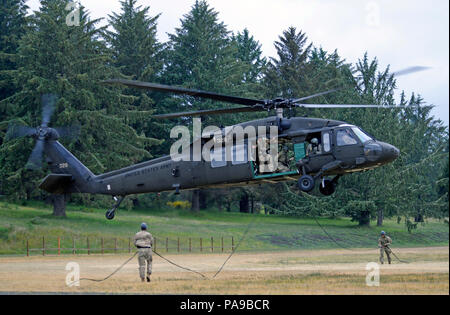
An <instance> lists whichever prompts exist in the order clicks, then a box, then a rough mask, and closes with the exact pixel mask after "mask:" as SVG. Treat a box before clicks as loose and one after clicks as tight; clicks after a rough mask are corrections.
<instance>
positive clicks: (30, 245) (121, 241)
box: [26, 236, 235, 256]
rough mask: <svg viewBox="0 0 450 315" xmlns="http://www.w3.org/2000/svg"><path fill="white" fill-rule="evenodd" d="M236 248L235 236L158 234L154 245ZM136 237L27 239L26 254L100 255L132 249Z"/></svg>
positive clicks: (185, 249) (183, 249) (174, 249)
mask: <svg viewBox="0 0 450 315" xmlns="http://www.w3.org/2000/svg"><path fill="white" fill-rule="evenodd" d="M234 248H235V240H234V237H226V238H225V237H213V236H211V237H206V238H203V237H200V238H176V239H173V238H168V237H166V238H156V237H155V238H154V243H153V249H154V250H157V251H159V252H161V253H163V252H164V253H229V252H232V251H233V250H234ZM134 250H135V246H134V241H133V238H119V237H117V238H104V237H86V238H80V237H78V238H76V237H72V238H67V237H57V238H46V237H45V236H43V237H42V238H40V239H27V240H26V255H27V256H32V255H42V256H47V255H94V254H95V255H98V254H120V253H122V254H123V253H131V252H132V251H134Z"/></svg>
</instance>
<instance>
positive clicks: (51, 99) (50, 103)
mask: <svg viewBox="0 0 450 315" xmlns="http://www.w3.org/2000/svg"><path fill="white" fill-rule="evenodd" d="M55 104H56V95H54V94H44V95H42V126H45V127H47V126H48V124H49V123H50V119H51V118H52V115H53V112H54V111H55Z"/></svg>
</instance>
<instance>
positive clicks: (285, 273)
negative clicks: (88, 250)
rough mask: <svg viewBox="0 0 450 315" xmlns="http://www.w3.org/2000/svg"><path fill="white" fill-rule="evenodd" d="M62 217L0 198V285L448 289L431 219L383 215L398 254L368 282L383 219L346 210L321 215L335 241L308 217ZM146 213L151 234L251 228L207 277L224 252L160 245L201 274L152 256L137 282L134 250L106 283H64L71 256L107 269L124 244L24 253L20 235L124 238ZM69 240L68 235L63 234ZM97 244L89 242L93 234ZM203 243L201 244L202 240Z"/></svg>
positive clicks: (173, 290) (443, 252)
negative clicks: (96, 250)
mask: <svg viewBox="0 0 450 315" xmlns="http://www.w3.org/2000/svg"><path fill="white" fill-rule="evenodd" d="M67 215H68V216H67V218H54V217H52V216H51V209H50V207H49V206H47V205H45V204H43V203H30V204H28V205H25V206H24V205H16V204H8V203H5V202H0V293H10V292H59V293H87V292H91V293H92V292H93V293H144V294H448V290H449V276H448V270H449V249H448V241H449V227H448V224H446V223H444V222H441V221H438V220H430V221H428V222H426V223H425V224H421V225H419V226H418V228H417V230H414V231H413V232H412V233H411V234H410V233H408V232H407V230H406V228H405V226H404V224H403V223H400V224H397V222H396V221H393V220H387V221H385V224H384V226H383V227H382V229H383V230H385V231H387V232H388V234H389V235H390V236H391V237H392V238H393V241H394V243H393V249H394V250H395V252H396V254H397V255H398V256H399V257H401V259H402V260H405V261H408V263H400V262H398V261H395V262H394V264H393V265H383V266H381V270H380V271H381V283H380V286H379V287H368V286H367V285H366V283H365V279H366V274H367V271H366V269H365V267H366V264H367V263H368V262H377V261H378V254H379V253H378V249H377V239H378V235H379V231H380V228H379V227H376V226H375V224H372V226H371V227H358V226H357V224H356V223H354V222H351V221H350V220H349V219H344V218H343V219H327V218H320V219H319V222H320V224H321V225H322V226H323V227H324V228H325V229H326V231H327V232H328V234H330V235H331V236H332V237H333V238H334V239H335V240H337V241H338V242H339V244H340V245H343V246H345V247H349V248H351V249H342V248H340V246H338V245H337V244H335V243H334V242H333V241H332V240H331V239H330V238H329V237H328V236H327V234H326V233H325V232H324V231H323V230H322V229H321V228H320V227H319V226H318V225H317V223H316V222H315V221H314V220H313V219H302V218H293V217H282V216H265V215H251V214H240V213H219V212H209V211H208V212H206V211H205V212H199V213H191V212H189V211H183V210H168V209H161V210H155V209H149V210H139V211H130V212H128V211H124V210H121V211H120V212H119V213H118V215H117V216H116V219H115V220H114V221H107V220H106V219H105V218H104V210H101V209H87V208H83V207H76V206H69V208H68V211H67ZM143 221H145V222H147V223H148V224H149V226H150V231H151V232H152V233H153V235H154V236H155V237H156V238H157V239H165V238H166V237H168V238H171V239H173V240H174V239H177V238H181V239H184V240H185V239H187V238H193V239H196V240H198V238H204V239H205V243H206V242H207V241H206V240H207V239H208V238H209V237H211V236H213V237H215V239H219V238H221V237H225V238H227V239H229V238H231V236H233V237H234V238H235V240H236V242H237V240H238V239H239V238H240V237H241V236H242V235H243V233H244V231H245V230H246V229H247V227H248V226H249V224H252V225H251V228H250V230H249V233H248V235H247V237H246V238H245V239H244V241H243V242H242V244H241V246H240V248H239V250H238V252H237V253H236V254H235V255H234V256H233V257H232V258H231V260H230V261H229V262H228V264H227V265H226V266H225V269H224V270H223V272H222V273H220V274H219V276H218V277H217V278H216V279H214V280H213V279H210V277H211V276H212V275H213V274H214V273H215V272H216V271H217V270H218V268H219V267H220V266H221V265H222V264H223V262H224V261H225V259H226V258H227V254H226V253H224V254H222V253H217V252H215V253H211V252H210V251H208V250H205V251H204V252H203V253H182V254H175V253H173V251H170V252H169V253H166V252H165V251H164V250H161V251H160V252H161V253H163V254H164V255H167V257H168V258H169V259H171V260H173V261H175V262H176V263H179V264H181V265H183V266H185V267H188V268H191V269H194V270H197V271H200V272H203V273H205V274H206V275H207V276H208V279H206V280H205V279H202V278H201V277H199V276H198V275H196V274H193V273H189V272H185V271H183V270H180V269H177V268H176V267H174V266H172V265H170V264H168V263H167V262H165V261H164V260H162V259H161V258H159V257H157V256H154V276H153V281H152V283H150V284H147V283H144V284H143V283H140V281H139V278H138V274H137V260H136V259H133V260H132V261H131V262H130V263H129V264H128V265H126V266H125V267H124V268H123V269H122V270H120V272H119V273H117V274H116V275H114V277H113V278H111V279H109V280H107V281H106V282H102V283H94V282H88V281H82V282H81V286H80V287H72V288H70V287H68V286H67V285H66V283H65V279H66V274H67V271H66V270H65V267H66V264H67V263H68V262H77V263H78V264H79V265H80V268H81V277H88V278H95V279H99V278H104V277H105V276H107V275H109V274H110V273H111V272H113V271H114V270H115V269H116V268H117V267H118V266H120V265H121V264H122V263H123V262H124V261H125V260H126V259H127V258H129V257H130V256H129V254H125V253H123V254H117V255H108V254H106V255H90V256H87V255H62V256H45V257H43V256H39V255H42V254H40V252H37V253H34V255H32V256H31V257H24V255H25V253H26V252H25V243H26V240H27V239H30V241H31V243H32V244H31V247H37V248H38V247H40V246H41V243H40V239H41V238H42V236H45V238H46V241H47V245H46V246H49V247H52V246H53V247H54V246H55V241H56V239H57V237H62V238H63V244H62V247H70V246H71V240H72V238H75V239H78V240H86V238H87V237H89V238H90V239H91V240H94V239H96V238H100V237H103V238H105V239H108V238H123V239H124V240H127V239H128V238H130V237H132V236H133V235H134V233H135V232H136V231H137V230H138V229H139V225H140V223H141V222H143ZM68 243H70V244H68ZM93 246H95V244H93ZM207 246H208V245H207V244H205V247H207Z"/></svg>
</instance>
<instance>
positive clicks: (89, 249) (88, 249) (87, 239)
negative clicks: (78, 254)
mask: <svg viewBox="0 0 450 315" xmlns="http://www.w3.org/2000/svg"><path fill="white" fill-rule="evenodd" d="M86 243H87V252H88V255H90V254H91V248H90V247H89V237H87V238H86Z"/></svg>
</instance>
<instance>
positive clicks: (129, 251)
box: [128, 237, 131, 254]
mask: <svg viewBox="0 0 450 315" xmlns="http://www.w3.org/2000/svg"><path fill="white" fill-rule="evenodd" d="M129 253H131V238H130V237H129V238H128V254H129Z"/></svg>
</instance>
